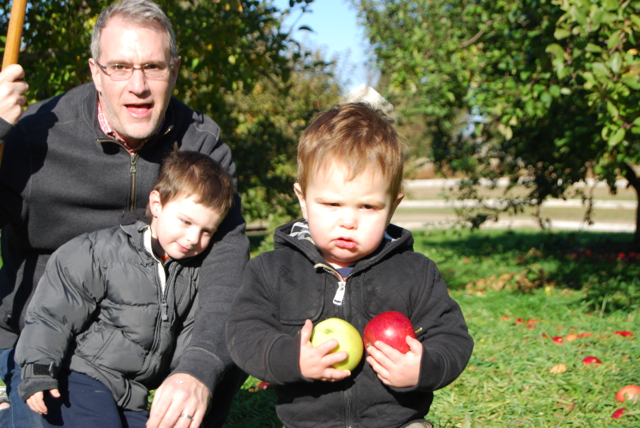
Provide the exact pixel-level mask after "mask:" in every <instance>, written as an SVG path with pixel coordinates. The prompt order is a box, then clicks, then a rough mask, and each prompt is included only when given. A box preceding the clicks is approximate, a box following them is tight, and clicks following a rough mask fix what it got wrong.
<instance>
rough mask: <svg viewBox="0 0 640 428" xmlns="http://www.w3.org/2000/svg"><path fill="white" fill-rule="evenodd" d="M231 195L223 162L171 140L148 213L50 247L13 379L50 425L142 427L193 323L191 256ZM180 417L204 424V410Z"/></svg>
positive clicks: (195, 262)
mask: <svg viewBox="0 0 640 428" xmlns="http://www.w3.org/2000/svg"><path fill="white" fill-rule="evenodd" d="M232 203H233V184H232V181H231V178H230V177H229V176H228V175H227V174H226V172H225V171H224V170H223V169H222V167H221V166H220V165H219V164H218V163H216V162H215V161H213V160H212V159H211V158H209V157H208V156H206V155H203V154H200V153H197V152H190V151H178V150H177V149H176V150H174V151H173V153H171V154H170V155H169V156H168V157H167V158H166V159H165V161H164V162H163V164H162V167H161V169H160V173H159V176H158V180H157V182H156V185H155V187H154V190H153V191H152V192H151V193H150V195H149V205H148V208H147V215H148V216H150V217H151V223H150V224H147V223H146V222H144V221H141V220H137V221H135V222H131V224H127V225H121V226H117V227H111V228H106V229H100V230H97V231H94V232H91V233H86V234H84V235H81V236H79V237H77V238H75V239H72V240H71V241H69V242H68V243H66V244H64V245H63V246H61V247H60V248H59V249H58V250H57V251H56V252H55V253H53V255H52V256H51V258H50V260H49V262H48V264H47V267H46V271H45V274H44V276H43V277H42V279H41V281H40V283H39V284H38V288H37V290H36V292H35V294H34V297H33V299H32V301H31V303H30V304H29V308H28V312H27V317H26V323H25V324H26V326H25V328H24V330H23V331H22V334H21V335H20V339H19V341H18V344H17V349H16V361H17V362H18V363H19V364H20V367H21V368H22V383H21V384H20V387H19V388H18V391H19V393H20V396H21V397H22V398H23V399H24V400H25V401H26V402H27V404H28V405H29V407H30V408H31V409H32V410H33V411H35V412H37V413H40V414H43V415H45V420H44V425H45V426H65V427H74V426H75V427H83V428H84V427H89V426H91V427H105V428H106V427H109V428H113V427H121V426H124V427H130V428H132V427H141V428H142V427H145V425H146V421H147V418H148V412H147V411H146V408H147V400H148V393H149V389H153V388H157V387H158V386H159V385H160V384H161V383H162V381H163V380H164V378H165V377H166V376H167V375H168V374H169V373H170V372H171V370H172V369H173V367H175V365H176V364H177V362H178V360H179V358H180V355H181V351H182V349H183V346H184V345H186V343H187V341H188V339H189V337H190V334H191V328H192V322H193V318H194V314H195V311H196V310H197V307H198V304H197V291H198V269H199V264H200V258H199V257H196V256H198V255H199V254H201V253H202V252H203V251H205V250H206V249H207V247H208V245H209V242H210V239H211V236H212V235H213V234H214V232H215V231H216V229H217V228H218V226H219V225H220V222H221V221H222V220H223V218H224V217H225V215H226V213H227V211H228V210H229V208H230V207H231V205H232ZM47 391H48V392H47ZM182 417H183V418H185V420H188V423H186V425H184V426H189V423H190V422H193V423H195V424H196V425H198V424H199V423H200V421H201V420H202V418H203V417H204V414H197V413H196V414H187V413H185V414H183V415H182ZM181 420H182V419H181Z"/></svg>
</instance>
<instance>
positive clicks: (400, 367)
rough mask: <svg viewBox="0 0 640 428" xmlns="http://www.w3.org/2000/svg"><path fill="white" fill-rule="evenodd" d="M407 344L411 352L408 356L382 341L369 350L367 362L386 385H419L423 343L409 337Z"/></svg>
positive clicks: (401, 386) (402, 386) (403, 386)
mask: <svg viewBox="0 0 640 428" xmlns="http://www.w3.org/2000/svg"><path fill="white" fill-rule="evenodd" d="M407 344H408V345H409V351H408V352H407V353H406V354H403V353H402V352H400V351H398V350H397V349H395V348H392V347H391V346H389V345H387V344H386V343H383V342H381V341H377V342H376V343H374V345H375V346H370V347H368V348H367V354H369V355H368V357H367V362H368V363H369V365H371V368H373V370H374V371H375V372H376V373H377V375H378V378H379V379H380V380H381V381H382V383H384V384H385V385H388V386H393V387H396V388H407V387H410V386H415V385H417V383H418V379H419V377H420V361H421V360H422V343H421V342H420V341H419V340H417V339H414V338H412V337H410V336H407Z"/></svg>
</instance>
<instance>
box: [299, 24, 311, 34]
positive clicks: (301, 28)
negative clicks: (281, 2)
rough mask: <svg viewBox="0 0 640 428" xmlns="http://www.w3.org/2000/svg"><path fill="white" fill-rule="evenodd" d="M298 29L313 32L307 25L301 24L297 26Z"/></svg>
mask: <svg viewBox="0 0 640 428" xmlns="http://www.w3.org/2000/svg"><path fill="white" fill-rule="evenodd" d="M298 30H302V31H309V32H311V33H313V29H312V28H311V27H309V26H308V25H301V26H300V27H298Z"/></svg>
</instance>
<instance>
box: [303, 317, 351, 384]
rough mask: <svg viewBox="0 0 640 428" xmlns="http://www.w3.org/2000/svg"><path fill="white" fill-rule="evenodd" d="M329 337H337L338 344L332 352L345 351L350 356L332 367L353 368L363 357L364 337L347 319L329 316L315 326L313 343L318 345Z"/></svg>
mask: <svg viewBox="0 0 640 428" xmlns="http://www.w3.org/2000/svg"><path fill="white" fill-rule="evenodd" d="M329 339H336V340H337V341H338V346H336V347H335V348H334V349H333V350H332V351H331V353H333V352H338V351H345V352H346V353H347V354H348V357H347V359H346V360H344V361H340V362H337V363H335V364H334V365H333V366H332V367H333V368H335V369H339V370H349V371H351V370H353V369H354V368H355V367H356V366H357V365H358V363H359V362H360V360H361V359H362V352H363V345H362V337H361V336H360V333H358V330H356V328H355V327H354V326H352V325H351V324H349V323H348V322H347V321H345V320H343V319H340V318H327V319H326V320H324V321H321V322H319V323H318V324H316V325H315V327H313V332H312V333H311V345H313V347H314V348H315V347H317V346H320V345H322V344H323V343H325V342H326V341H327V340H329Z"/></svg>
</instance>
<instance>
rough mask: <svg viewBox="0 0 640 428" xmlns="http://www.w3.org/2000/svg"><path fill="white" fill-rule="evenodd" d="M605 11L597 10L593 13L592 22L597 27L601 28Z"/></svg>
mask: <svg viewBox="0 0 640 428" xmlns="http://www.w3.org/2000/svg"><path fill="white" fill-rule="evenodd" d="M604 14H605V11H604V10H602V9H600V8H597V9H593V10H592V11H591V22H592V23H593V25H594V26H595V27H599V26H600V24H601V23H602V18H603V17H604Z"/></svg>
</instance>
